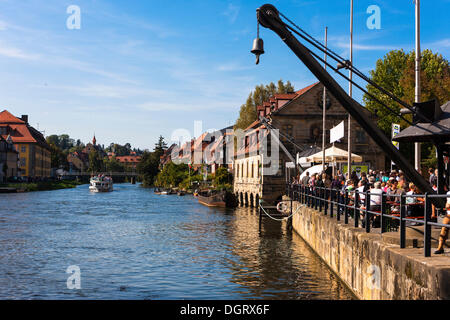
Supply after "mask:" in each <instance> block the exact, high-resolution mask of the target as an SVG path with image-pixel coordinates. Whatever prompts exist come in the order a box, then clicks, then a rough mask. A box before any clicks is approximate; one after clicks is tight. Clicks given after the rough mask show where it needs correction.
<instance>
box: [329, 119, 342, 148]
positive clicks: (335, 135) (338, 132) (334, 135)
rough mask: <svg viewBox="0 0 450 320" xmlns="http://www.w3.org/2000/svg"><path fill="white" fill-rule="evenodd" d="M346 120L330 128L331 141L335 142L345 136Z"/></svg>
mask: <svg viewBox="0 0 450 320" xmlns="http://www.w3.org/2000/svg"><path fill="white" fill-rule="evenodd" d="M344 131H345V129H344V121H342V122H341V123H339V124H338V125H337V126H336V127H334V128H333V129H331V130H330V143H333V142H335V141H337V140H339V139H341V138H343V137H344Z"/></svg>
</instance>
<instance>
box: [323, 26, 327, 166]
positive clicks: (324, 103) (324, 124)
mask: <svg viewBox="0 0 450 320" xmlns="http://www.w3.org/2000/svg"><path fill="white" fill-rule="evenodd" d="M327 37H328V27H325V54H324V56H325V63H324V65H325V70H326V69H327V40H328V39H327ZM322 104H323V106H322V109H323V110H322V122H323V123H322V171H323V172H325V139H326V137H327V128H326V114H327V88H325V86H323V99H322Z"/></svg>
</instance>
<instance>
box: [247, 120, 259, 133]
mask: <svg viewBox="0 0 450 320" xmlns="http://www.w3.org/2000/svg"><path fill="white" fill-rule="evenodd" d="M257 124H259V120H256V121H255V122H253V123H252V124H251V125H249V126H248V127H247V128H245V130H244V131H247V130H249V129H251V128H253V127H254V126H256V125H257Z"/></svg>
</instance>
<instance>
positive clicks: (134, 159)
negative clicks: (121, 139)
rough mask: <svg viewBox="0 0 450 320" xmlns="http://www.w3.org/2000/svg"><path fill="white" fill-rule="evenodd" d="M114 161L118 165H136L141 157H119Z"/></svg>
mask: <svg viewBox="0 0 450 320" xmlns="http://www.w3.org/2000/svg"><path fill="white" fill-rule="evenodd" d="M116 160H117V161H119V162H120V163H138V162H140V161H141V156H119V157H116Z"/></svg>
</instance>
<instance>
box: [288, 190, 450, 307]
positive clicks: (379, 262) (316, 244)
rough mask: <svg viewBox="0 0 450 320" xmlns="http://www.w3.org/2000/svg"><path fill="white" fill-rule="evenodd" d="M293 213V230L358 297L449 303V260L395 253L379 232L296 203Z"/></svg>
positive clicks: (417, 253)
mask: <svg viewBox="0 0 450 320" xmlns="http://www.w3.org/2000/svg"><path fill="white" fill-rule="evenodd" d="M284 199H285V200H287V199H289V198H287V197H285V198H284ZM287 203H290V201H288V202H287ZM293 212H294V215H293V217H292V227H293V229H294V230H295V232H297V233H298V234H299V235H300V236H301V237H302V238H303V239H304V240H305V241H306V242H307V243H308V244H309V245H310V247H311V248H312V249H313V250H314V251H315V252H316V253H317V254H318V255H319V256H320V257H321V258H322V259H323V260H324V261H325V262H326V263H327V264H328V266H329V267H330V268H331V269H332V270H333V271H334V272H335V273H336V274H337V275H338V276H339V277H340V278H341V280H342V281H343V282H344V283H345V284H346V285H347V286H348V287H349V288H350V289H351V290H352V291H353V292H354V294H355V295H356V296H357V297H358V298H360V299H368V300H440V299H444V300H448V299H450V258H449V257H428V258H425V257H424V256H423V249H420V248H405V249H400V247H399V246H398V245H397V244H391V243H387V242H385V241H383V236H382V235H381V234H372V233H366V232H365V230H363V229H359V228H354V227H353V226H351V225H350V224H349V225H345V224H344V223H343V222H342V221H337V220H336V217H334V218H330V217H329V216H325V215H324V214H323V213H320V212H318V211H316V210H314V209H312V208H308V207H307V206H304V205H303V204H301V203H299V202H296V201H294V202H293ZM341 218H342V219H341V220H343V217H341Z"/></svg>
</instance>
